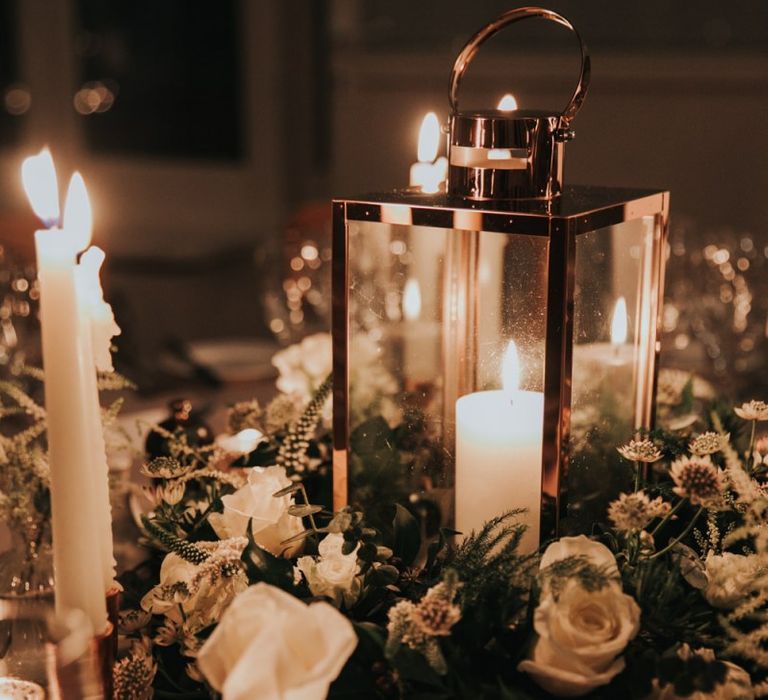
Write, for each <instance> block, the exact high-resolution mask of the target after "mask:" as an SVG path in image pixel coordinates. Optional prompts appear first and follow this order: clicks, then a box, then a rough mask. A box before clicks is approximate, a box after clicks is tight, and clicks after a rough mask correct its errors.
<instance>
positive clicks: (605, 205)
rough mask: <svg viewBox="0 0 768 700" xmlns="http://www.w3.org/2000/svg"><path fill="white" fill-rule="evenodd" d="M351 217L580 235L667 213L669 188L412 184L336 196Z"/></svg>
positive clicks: (498, 230)
mask: <svg viewBox="0 0 768 700" xmlns="http://www.w3.org/2000/svg"><path fill="white" fill-rule="evenodd" d="M334 205H341V206H342V207H344V209H345V211H346V214H345V216H346V217H347V218H348V219H349V220H354V221H368V222H372V223H374V222H376V223H385V224H400V225H406V226H410V225H413V226H428V227H436V228H444V229H463V230H470V231H492V232H497V233H515V234H528V235H540V236H551V235H555V234H557V233H558V232H563V231H572V232H573V233H574V234H576V235H578V234H581V233H587V232H589V231H594V230H595V229H598V228H602V227H605V226H613V225H615V224H620V223H622V222H624V221H630V220H632V219H637V218H640V217H643V216H654V215H658V214H659V213H664V212H666V211H667V209H668V207H669V192H667V191H665V190H654V189H637V188H623V187H622V188H617V187H597V186H588V185H566V186H565V187H563V190H562V192H561V194H560V196H558V197H555V198H552V199H548V200H547V199H518V200H502V199H498V200H485V201H477V200H472V199H469V198H467V197H458V196H454V195H451V194H449V193H445V192H438V193H435V194H426V193H416V192H414V191H413V190H410V189H404V190H396V191H394V192H382V193H373V194H365V195H361V196H357V197H350V198H336V199H334Z"/></svg>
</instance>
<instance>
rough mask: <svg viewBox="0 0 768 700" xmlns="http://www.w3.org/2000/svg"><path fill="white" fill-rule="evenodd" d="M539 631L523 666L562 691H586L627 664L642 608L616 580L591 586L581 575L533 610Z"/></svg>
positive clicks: (605, 681)
mask: <svg viewBox="0 0 768 700" xmlns="http://www.w3.org/2000/svg"><path fill="white" fill-rule="evenodd" d="M533 626H534V629H535V630H536V633H537V634H538V640H537V641H536V646H535V647H534V649H533V652H532V655H531V658H530V659H527V660H525V661H523V662H521V663H520V664H519V665H518V667H517V668H518V670H519V671H521V672H523V673H528V674H529V675H530V676H531V677H532V678H533V680H534V681H536V683H538V684H539V685H540V686H541V687H542V688H544V690H546V691H547V692H549V693H552V694H553V695H557V696H559V697H578V696H581V695H586V694H587V693H589V692H591V691H592V690H594V689H595V688H598V687H599V686H602V685H607V684H608V683H610V682H611V680H612V679H613V678H614V676H616V675H617V674H619V673H621V671H622V670H623V669H624V665H625V661H624V658H623V656H622V653H623V652H624V649H625V648H626V646H627V644H628V642H629V641H630V640H631V639H633V638H634V636H635V635H636V634H637V632H638V630H639V629H640V608H639V607H638V605H637V603H636V602H635V601H634V599H633V598H631V597H630V596H628V595H626V594H625V593H623V592H621V591H620V590H619V589H618V587H616V586H606V587H604V588H602V589H600V590H598V591H587V590H586V589H585V588H583V587H582V586H581V584H580V583H579V582H578V581H576V580H571V581H569V582H568V584H567V585H566V587H565V588H564V590H563V591H562V593H561V594H560V596H559V597H558V598H557V599H555V597H554V596H551V595H547V596H545V597H544V598H543V600H542V601H541V603H540V604H539V606H538V608H536V612H535V614H534V622H533Z"/></svg>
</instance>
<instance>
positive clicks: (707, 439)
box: [688, 430, 730, 457]
mask: <svg viewBox="0 0 768 700" xmlns="http://www.w3.org/2000/svg"><path fill="white" fill-rule="evenodd" d="M729 438H730V435H729V434H726V435H722V434H720V433H715V432H713V431H711V430H710V431H708V432H706V433H702V434H701V435H699V436H697V437H695V438H694V439H693V440H691V444H690V445H689V446H688V449H689V450H690V451H691V454H694V455H696V456H697V457H703V456H704V455H711V454H714V453H715V452H720V450H722V449H723V447H725V445H726V444H728V439H729Z"/></svg>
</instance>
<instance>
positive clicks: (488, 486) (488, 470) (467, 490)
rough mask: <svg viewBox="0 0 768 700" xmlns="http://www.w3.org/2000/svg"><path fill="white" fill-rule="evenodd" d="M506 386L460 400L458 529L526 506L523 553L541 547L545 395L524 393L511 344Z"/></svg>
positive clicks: (466, 531) (475, 526)
mask: <svg viewBox="0 0 768 700" xmlns="http://www.w3.org/2000/svg"><path fill="white" fill-rule="evenodd" d="M502 372H503V386H504V388H503V389H502V390H498V391H480V392H477V393H474V394H468V395H467V396H462V397H461V398H460V399H459V400H458V401H457V402H456V529H457V530H459V531H461V532H462V533H464V534H465V535H468V534H469V533H470V532H471V531H472V530H475V531H478V530H479V529H480V528H481V527H482V526H483V524H484V523H485V522H487V521H488V520H490V519H491V518H493V517H495V516H497V515H500V514H501V513H503V512H505V511H507V510H510V509H512V508H526V509H527V512H526V513H525V514H523V515H522V516H521V518H520V521H521V522H523V523H525V524H526V525H527V526H528V530H527V531H526V533H525V535H524V536H523V539H522V542H521V545H520V551H521V552H532V551H534V550H535V549H536V548H537V547H538V546H539V536H540V534H539V529H540V524H539V521H540V518H541V459H542V439H543V430H544V427H543V426H544V394H542V393H541V392H534V391H521V390H520V389H519V388H518V387H519V376H520V367H519V361H518V358H517V349H516V347H515V344H514V342H510V344H509V348H508V349H507V353H506V355H505V357H504V362H503V370H502Z"/></svg>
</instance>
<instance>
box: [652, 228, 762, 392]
mask: <svg viewBox="0 0 768 700" xmlns="http://www.w3.org/2000/svg"><path fill="white" fill-rule="evenodd" d="M766 273H768V236H767V235H766V234H765V233H764V232H749V231H736V230H734V229H731V228H719V229H716V230H712V229H710V230H707V229H704V228H703V227H702V226H700V225H699V224H697V223H696V222H695V221H692V220H686V219H683V218H676V219H674V220H673V222H672V228H671V230H670V237H669V257H668V262H667V285H666V294H665V303H664V311H663V318H662V323H663V337H662V360H661V366H662V367H666V368H680V369H685V370H688V371H693V372H696V373H698V374H700V375H701V376H703V377H705V378H707V379H709V380H710V381H712V382H713V383H714V384H715V385H716V386H717V388H718V389H719V390H722V391H726V392H728V394H732V395H733V398H734V399H739V400H741V399H743V400H748V399H752V398H754V397H760V396H764V395H765V394H766V393H767V392H768V379H766V375H765V361H766V358H768V275H767V274H766Z"/></svg>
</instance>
